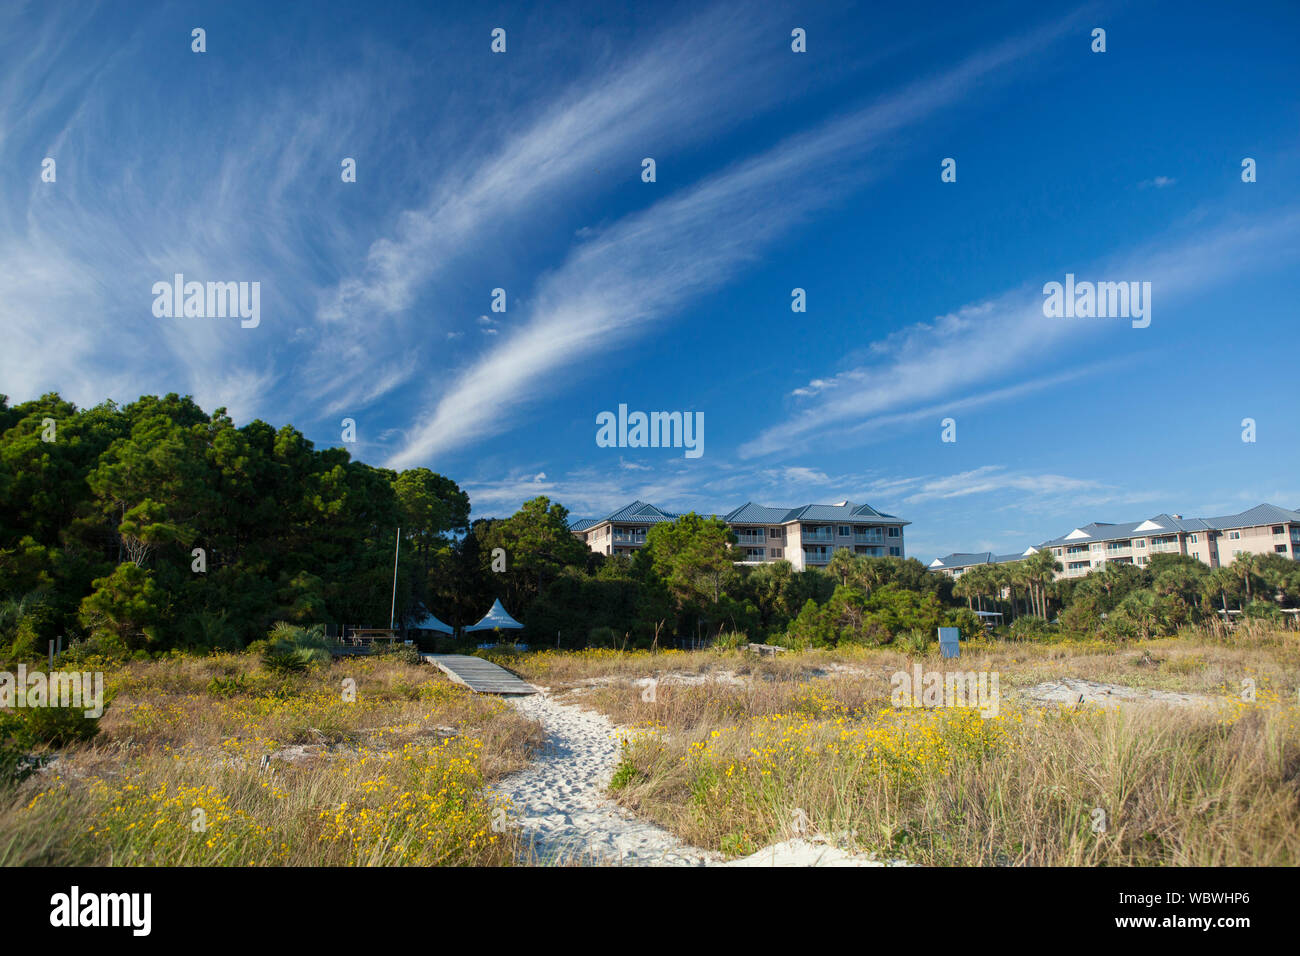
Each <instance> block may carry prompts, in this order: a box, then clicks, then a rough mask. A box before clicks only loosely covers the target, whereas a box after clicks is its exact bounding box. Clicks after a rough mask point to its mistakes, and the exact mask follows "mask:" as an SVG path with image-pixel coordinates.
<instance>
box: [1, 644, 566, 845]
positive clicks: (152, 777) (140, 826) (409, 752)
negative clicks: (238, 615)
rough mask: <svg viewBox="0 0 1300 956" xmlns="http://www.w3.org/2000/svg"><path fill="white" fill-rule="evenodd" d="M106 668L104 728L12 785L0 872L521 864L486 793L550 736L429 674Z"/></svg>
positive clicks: (395, 664)
mask: <svg viewBox="0 0 1300 956" xmlns="http://www.w3.org/2000/svg"><path fill="white" fill-rule="evenodd" d="M83 666H86V667H88V669H96V666H95V664H94V662H91V663H90V664H87V665H83ZM104 669H105V670H106V680H107V685H108V694H109V696H110V699H111V704H110V706H109V708H108V710H107V711H106V713H105V714H104V717H103V718H102V720H101V732H100V734H99V736H98V737H96V738H95V739H94V740H93V741H91V742H89V743H87V744H82V745H78V746H74V747H70V748H67V749H65V750H64V751H62V752H60V753H59V754H58V757H57V759H56V760H55V761H53V762H52V763H51V764H49V765H48V766H47V767H46V768H45V769H44V770H43V771H42V772H41V773H40V774H38V775H37V776H35V777H33V778H31V779H29V780H27V781H25V782H24V783H23V784H21V785H20V786H18V787H17V788H11V789H10V791H9V792H8V793H6V794H4V795H3V800H4V804H3V809H0V834H2V836H0V865H22V864H55V865H135V864H144V865H313V866H315V865H400V864H416V865H431V864H479V865H485V864H506V863H511V862H514V861H515V860H516V858H517V854H518V849H519V848H518V845H517V835H516V834H515V833H513V832H512V831H510V830H509V829H508V828H503V827H501V826H500V823H501V820H502V815H501V809H502V808H500V807H499V806H497V804H496V803H495V802H494V801H493V800H492V799H491V798H490V797H489V795H488V793H487V791H486V790H485V786H486V784H488V783H490V782H491V781H493V780H495V779H496V778H498V777H500V776H501V775H502V774H504V773H508V772H510V771H512V770H517V769H519V768H521V767H523V766H525V765H526V764H527V761H528V759H529V757H530V756H531V753H532V752H533V750H534V749H535V748H536V746H538V744H539V743H540V739H541V734H540V730H539V728H538V727H537V726H536V725H535V724H533V723H531V722H529V721H527V720H524V719H523V718H521V717H520V716H519V715H518V714H517V713H516V712H515V711H514V710H513V709H511V708H510V707H509V706H508V705H506V704H505V703H503V702H502V701H500V700H497V699H494V698H487V697H480V696H476V695H474V694H472V693H470V692H469V691H468V690H466V689H465V688H463V687H460V686H458V685H455V684H452V683H451V682H449V681H447V680H445V679H444V678H443V677H442V676H441V675H440V674H438V673H437V672H436V671H433V670H432V669H431V668H429V667H421V666H418V665H412V664H406V663H402V662H399V661H396V660H391V659H383V658H354V659H349V660H344V661H340V662H336V663H333V664H330V665H326V666H319V667H315V668H311V669H308V670H306V671H303V672H280V671H276V670H268V669H267V668H266V667H264V666H263V665H262V664H261V662H260V661H259V660H258V659H257V658H255V657H252V656H250V655H216V656H213V657H206V658H196V657H181V656H176V657H173V658H167V659H162V660H156V661H149V662H135V663H131V664H128V665H126V666H123V667H116V668H114V667H112V666H111V665H105V666H104Z"/></svg>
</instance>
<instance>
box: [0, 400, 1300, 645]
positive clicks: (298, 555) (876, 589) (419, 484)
mask: <svg viewBox="0 0 1300 956" xmlns="http://www.w3.org/2000/svg"><path fill="white" fill-rule="evenodd" d="M469 515H470V500H469V497H468V495H467V494H466V493H465V492H464V491H462V490H461V489H460V488H459V487H458V486H457V485H456V483H455V482H454V481H452V480H451V479H449V478H446V477H444V476H442V475H438V474H435V473H434V472H432V471H430V470H428V469H426V468H415V469H410V470H407V471H402V472H396V471H392V470H389V469H383V468H375V467H372V466H370V465H367V464H364V463H362V462H358V461H353V460H352V458H351V456H350V454H349V453H348V452H347V451H346V450H345V449H341V448H323V449H318V448H316V447H314V445H313V444H312V443H311V442H310V441H308V440H307V439H306V438H305V437H304V436H303V435H302V433H301V432H299V431H297V430H296V429H294V428H292V427H291V426H288V425H285V426H283V427H280V428H278V429H277V428H273V427H272V426H270V425H268V424H266V423H265V422H262V421H253V422H250V423H249V424H247V425H244V426H242V427H236V426H235V425H234V423H233V422H232V421H231V419H230V418H229V417H228V416H227V415H226V413H225V410H224V409H220V408H219V409H217V410H216V411H214V412H213V413H212V414H208V413H205V412H204V411H203V410H202V409H201V408H199V407H198V406H197V405H196V404H195V403H194V402H193V401H192V400H191V399H190V398H188V397H186V398H181V397H178V396H176V395H174V394H173V395H167V396H166V397H164V398H157V397H154V396H146V397H143V398H141V399H139V400H138V401H136V402H133V403H131V404H129V405H124V406H119V405H116V404H114V403H111V402H108V403H105V404H102V405H99V406H96V407H94V408H90V409H84V410H79V409H77V408H75V407H74V406H73V405H72V404H70V403H68V402H66V401H64V400H63V399H61V398H60V397H59V396H58V395H55V394H51V395H46V396H43V397H42V398H40V399H38V400H36V401H31V402H26V403H22V404H19V405H14V406H10V405H9V404H8V401H7V399H5V398H4V397H3V396H0V653H2V654H3V656H4V657H6V658H7V659H16V658H24V657H26V658H31V657H39V656H41V654H42V652H43V650H44V648H45V647H46V645H47V642H48V641H49V640H51V639H54V638H56V637H63V638H65V639H66V640H68V641H69V642H70V641H73V640H80V641H87V642H90V643H91V644H92V645H94V646H97V647H98V648H100V649H102V650H105V651H114V652H125V653H130V652H149V651H160V650H168V649H172V648H181V649H194V650H211V649H235V648H239V647H243V646H246V645H247V644H249V643H251V642H252V641H255V640H260V639H263V638H266V636H267V634H268V633H269V631H270V630H271V628H272V626H273V625H274V624H275V623H276V622H279V621H284V622H290V623H292V624H298V625H303V626H307V625H324V626H325V627H330V628H335V629H336V628H338V627H340V626H344V625H361V626H386V625H387V623H388V620H389V613H390V608H391V607H393V606H394V603H395V608H396V617H397V621H398V623H399V626H400V625H401V624H403V623H408V622H410V621H412V620H413V619H414V618H415V617H417V616H419V615H420V614H422V608H427V609H429V610H431V611H432V612H433V613H435V614H436V615H438V616H439V617H440V618H442V619H443V620H444V621H446V622H447V623H448V624H451V625H454V626H463V625H466V624H470V623H473V622H474V621H476V620H478V618H479V617H480V616H482V614H483V613H484V612H485V611H486V610H487V609H488V608H489V607H490V606H491V604H492V601H493V600H494V599H496V598H500V599H501V600H502V602H503V603H504V604H505V606H506V607H507V609H508V610H509V611H510V612H511V613H512V614H514V615H515V616H516V617H517V618H518V619H519V620H520V621H521V622H523V623H524V625H525V630H524V632H523V633H522V635H516V636H518V637H520V638H521V639H522V640H526V641H529V642H530V643H534V644H540V645H549V646H560V647H569V648H572V647H584V646H591V645H597V646H615V647H656V646H660V647H662V646H668V645H672V644H675V643H678V642H681V641H685V640H699V639H703V640H713V639H717V638H718V637H720V636H721V637H723V638H724V639H728V638H729V636H731V635H744V637H745V639H747V640H752V641H767V642H777V643H797V644H803V643H807V644H814V645H834V644H838V643H841V642H858V643H870V644H883V643H888V642H891V641H893V640H896V639H898V638H899V637H900V636H902V637H904V638H906V639H907V640H909V641H912V642H916V641H925V640H930V639H933V636H934V632H935V628H936V627H939V626H956V627H959V628H961V629H962V631H963V633H964V634H965V636H967V637H971V636H974V635H975V634H976V633H978V632H979V630H980V623H979V620H978V618H977V617H976V615H975V613H974V611H975V610H976V609H980V610H998V611H1001V612H1003V613H1004V614H1005V615H1006V616H1007V619H1008V620H1009V621H1010V622H1011V627H1012V630H1013V631H1014V632H1015V633H1018V634H1022V635H1026V636H1035V635H1038V634H1041V633H1044V632H1046V631H1048V630H1051V629H1052V628H1054V627H1055V628H1059V629H1063V630H1066V631H1068V632H1073V633H1078V634H1092V633H1107V634H1111V635H1113V636H1116V637H1130V636H1153V635H1155V634H1161V633H1168V632H1170V631H1172V630H1175V629H1177V628H1178V627H1179V626H1181V625H1183V624H1186V623H1195V622H1198V621H1201V620H1204V619H1205V618H1207V617H1209V616H1211V615H1213V614H1214V611H1215V609H1216V608H1219V609H1228V608H1229V607H1233V608H1241V609H1244V610H1245V611H1246V612H1247V613H1249V614H1253V615H1266V616H1267V615H1270V614H1271V615H1273V616H1277V615H1279V614H1281V610H1280V609H1281V608H1282V607H1284V606H1287V604H1288V602H1290V603H1294V602H1295V601H1296V599H1297V598H1300V565H1297V564H1296V562H1292V561H1288V560H1286V559H1283V558H1280V557H1278V558H1276V559H1275V558H1274V557H1273V556H1266V557H1262V558H1256V557H1252V556H1244V557H1243V558H1241V559H1239V560H1238V561H1237V562H1235V563H1234V564H1233V565H1231V566H1230V567H1226V568H1217V569H1213V570H1211V569H1209V568H1207V567H1205V566H1204V565H1202V564H1200V563H1199V562H1197V561H1195V560H1193V559H1187V558H1180V557H1178V556H1170V555H1157V556H1155V557H1153V559H1152V562H1151V564H1150V565H1148V566H1147V567H1144V568H1139V567H1135V566H1132V565H1117V564H1108V565H1106V567H1105V569H1104V570H1101V571H1098V572H1096V573H1094V574H1091V575H1088V576H1087V577H1086V578H1083V579H1078V580H1060V581H1056V580H1054V579H1053V573H1054V572H1055V571H1059V569H1060V565H1059V563H1057V562H1055V561H1054V559H1053V558H1052V556H1051V555H1050V554H1049V553H1046V552H1044V553H1040V554H1035V555H1032V556H1031V557H1029V558H1027V559H1026V560H1024V561H1020V562H1016V563H1014V564H1009V565H990V566H982V567H976V568H973V569H971V570H969V571H967V572H966V574H964V575H963V576H962V577H960V578H959V579H958V580H957V581H956V584H955V587H954V583H953V582H952V581H950V580H949V579H948V578H946V577H944V576H941V575H935V574H932V573H929V572H928V571H927V570H926V568H925V567H924V566H923V565H922V564H921V563H920V562H918V561H915V560H913V559H902V558H877V557H863V556H855V555H853V554H851V553H849V552H848V551H838V552H836V553H835V555H834V556H833V558H832V560H831V562H830V565H829V566H828V567H827V568H826V569H825V570H809V571H802V572H800V571H795V570H794V569H793V567H792V566H791V565H790V564H789V563H788V562H785V561H778V562H775V563H772V564H765V565H759V566H742V565H737V564H735V563H734V556H735V551H734V550H732V549H733V547H734V545H735V544H736V539H735V536H734V534H733V533H732V532H731V530H730V529H729V528H728V527H727V526H726V525H725V523H723V522H722V521H720V520H718V519H717V518H710V517H702V516H699V515H694V514H688V515H684V516H682V517H681V518H680V519H678V520H677V521H674V522H671V523H664V524H660V525H656V526H654V527H652V528H651V529H650V531H649V533H648V535H647V540H646V545H645V547H643V548H641V549H640V550H638V551H637V552H636V553H635V554H633V555H631V556H610V557H607V556H605V555H599V554H594V553H592V552H590V551H589V550H588V549H587V547H586V546H585V545H584V544H582V542H580V541H579V540H578V539H577V538H576V537H575V536H574V535H573V534H572V533H571V532H570V531H569V513H568V511H567V510H566V509H565V508H564V507H563V506H562V505H560V504H558V503H556V502H552V501H550V500H549V499H547V498H545V497H538V498H534V499H532V500H531V501H527V502H525V503H524V505H523V506H522V507H521V508H520V509H519V511H517V512H516V513H515V514H513V515H511V516H510V517H508V518H502V519H478V520H475V521H473V522H472V523H471V521H470V518H469ZM399 527H400V528H401V540H400V544H398V542H397V532H398V528H399ZM395 546H397V547H399V548H400V555H399V561H398V575H397V581H396V597H395V599H394V584H393V560H394V548H395ZM1283 617H1284V615H1283ZM1049 621H1053V622H1055V623H1054V624H1051V625H1049V624H1048V622H1049ZM427 637H428V636H427V635H422V636H421V639H422V640H423V639H426V638H427ZM437 640H438V643H439V646H442V647H444V648H445V647H447V646H449V645H450V644H452V643H454V641H452V640H450V639H443V638H439V639H437Z"/></svg>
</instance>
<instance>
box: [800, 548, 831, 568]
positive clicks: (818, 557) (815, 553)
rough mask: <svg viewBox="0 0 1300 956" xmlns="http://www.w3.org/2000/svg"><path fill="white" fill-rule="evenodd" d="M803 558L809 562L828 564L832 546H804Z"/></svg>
mask: <svg viewBox="0 0 1300 956" xmlns="http://www.w3.org/2000/svg"><path fill="white" fill-rule="evenodd" d="M803 559H804V561H806V562H808V563H809V564H826V563H827V562H828V561H830V559H831V549H830V548H804V549H803Z"/></svg>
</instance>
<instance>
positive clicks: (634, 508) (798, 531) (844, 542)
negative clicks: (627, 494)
mask: <svg viewBox="0 0 1300 956" xmlns="http://www.w3.org/2000/svg"><path fill="white" fill-rule="evenodd" d="M676 517H677V515H676V514H672V513H670V512H667V511H662V510H660V509H659V508H656V507H655V506H654V505H651V504H647V503H646V502H644V501H634V502H632V504H630V505H627V506H626V507H624V508H620V509H619V510H617V511H615V512H613V513H612V514H610V515H607V516H606V517H604V518H595V519H584V520H582V521H576V522H574V523H573V524H572V525H570V530H572V531H573V533H574V534H575V535H577V536H578V538H580V539H581V540H582V541H583V542H585V543H586V545H587V547H589V548H591V550H592V551H595V552H597V553H599V554H631V553H632V552H633V551H635V550H637V549H638V548H640V547H641V546H642V545H644V544H645V538H646V533H647V532H648V531H649V530H650V526H651V525H654V524H658V523H660V522H663V521H672V520H674V519H675V518H676ZM721 517H722V520H723V521H725V522H726V523H727V524H728V525H729V526H730V527H731V529H732V531H734V532H735V534H736V538H737V544H736V548H737V550H738V552H739V554H740V556H739V560H738V561H737V563H738V564H766V563H769V562H772V561H781V560H785V561H789V562H790V563H791V564H792V565H794V567H795V569H796V570H800V571H802V570H804V569H806V568H811V567H820V566H823V565H825V564H827V563H829V562H830V559H831V555H832V554H833V553H834V552H835V551H837V550H840V549H847V550H850V551H852V552H853V553H854V554H862V555H868V556H874V557H889V556H892V557H898V558H901V557H903V556H904V555H905V553H906V552H905V550H904V547H903V527H904V526H905V525H907V524H910V522H907V521H904V520H903V519H902V518H899V517H897V516H895V515H889V514H885V513H884V512H881V511H877V510H876V509H874V508H872V507H871V506H870V505H857V504H854V503H853V502H851V501H841V502H838V503H836V504H833V505H802V506H800V507H798V508H767V507H763V506H762V505H756V504H753V503H752V502H747V503H745V504H743V505H741V506H740V507H739V508H736V509H735V510H734V511H731V512H729V513H727V514H726V515H723V516H721Z"/></svg>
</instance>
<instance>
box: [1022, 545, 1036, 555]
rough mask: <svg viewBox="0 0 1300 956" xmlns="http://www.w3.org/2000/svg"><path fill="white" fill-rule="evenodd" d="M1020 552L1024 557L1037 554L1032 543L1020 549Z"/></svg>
mask: <svg viewBox="0 0 1300 956" xmlns="http://www.w3.org/2000/svg"><path fill="white" fill-rule="evenodd" d="M1020 553H1021V554H1023V555H1024V556H1025V557H1029V556H1030V555H1031V554H1037V553H1038V549H1037V548H1035V547H1034V546H1033V545H1030V546H1029V547H1028V548H1025V550H1024V551H1021V552H1020Z"/></svg>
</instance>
